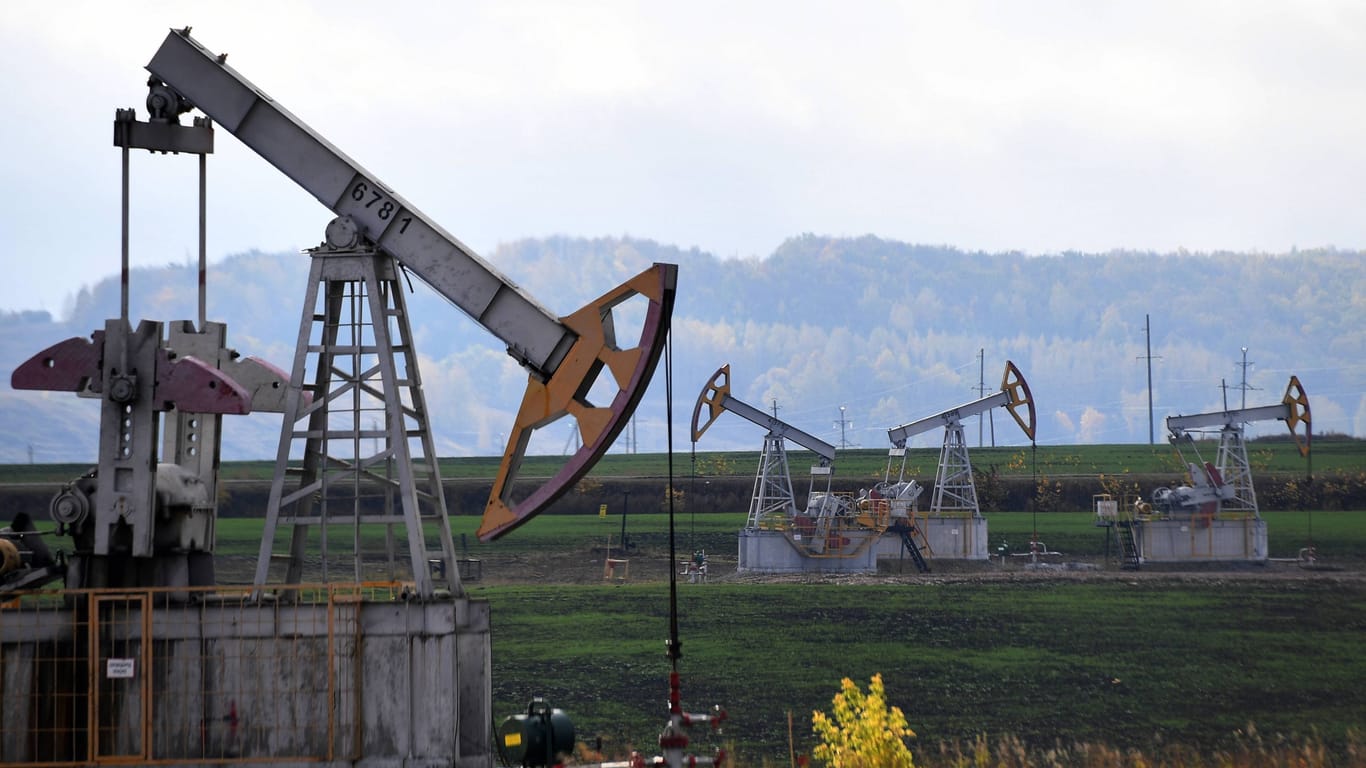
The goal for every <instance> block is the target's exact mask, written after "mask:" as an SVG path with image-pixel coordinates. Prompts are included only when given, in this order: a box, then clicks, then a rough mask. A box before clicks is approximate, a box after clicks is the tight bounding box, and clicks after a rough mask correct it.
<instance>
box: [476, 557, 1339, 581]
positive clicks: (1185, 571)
mask: <svg viewBox="0 0 1366 768" xmlns="http://www.w3.org/2000/svg"><path fill="white" fill-rule="evenodd" d="M603 554H604V553H602V552H600V551H598V552H565V553H555V554H537V555H517V556H507V557H498V556H494V557H487V558H484V559H483V561H482V562H481V563H480V566H481V575H480V578H478V579H477V580H470V581H469V586H471V587H475V586H481V585H482V586H493V585H505V584H601V583H603V582H605V581H615V582H618V583H627V582H629V583H646V582H664V581H667V580H668V578H669V570H668V562H669V559H668V552H667V551H662V552H650V551H646V552H635V553H632V555H631V557H630V558H629V559H628V562H626V563H624V564H615V565H614V566H613V570H612V572H611V574H610V577H609V576H608V574H607V573H606V568H605V564H604V562H603ZM678 556H679V560H680V564H679V567H678V570H677V574H678V580H679V583H680V584H690V583H695V582H692V581H690V579H689V576H688V575H686V574H685V572H684V562H683V561H685V560H686V559H687V557H686V553H678ZM1300 579H1303V580H1308V579H1316V580H1329V581H1352V582H1360V581H1366V563H1360V562H1356V563H1327V562H1322V561H1321V562H1319V563H1316V564H1312V565H1311V564H1304V563H1298V562H1285V561H1269V562H1267V563H1264V564H1262V563H1223V564H1192V565H1188V566H1187V565H1182V566H1175V565H1166V564H1147V565H1145V566H1144V567H1143V568H1141V569H1140V570H1137V571H1129V570H1123V569H1121V568H1119V567H1118V565H1117V564H1115V563H1114V562H1111V563H1109V564H1108V566H1107V565H1106V564H1105V563H1104V562H1103V560H1102V559H1101V558H1093V559H1086V558H1066V559H1063V558H1059V557H1042V558H1039V559H1038V561H1037V562H1030V558H1028V557H1009V558H1006V560H1005V562H1004V563H1002V562H1001V561H1000V560H999V559H996V558H993V559H992V560H990V561H985V562H983V561H976V562H969V561H963V560H932V561H930V572H929V573H918V572H916V571H915V570H914V568H912V567H910V566H909V564H907V567H906V568H904V569H898V568H897V567H896V566H895V565H891V566H890V567H889V565H888V564H884V565H883V567H882V568H880V569H879V572H878V573H877V574H836V573H824V574H823V573H806V574H752V573H738V572H737V570H736V558H735V556H734V555H731V556H730V557H725V556H719V557H718V556H710V557H709V559H708V567H707V575H706V582H707V583H713V584H716V583H727V584H733V583H741V584H746V583H752V584H759V583H831V584H909V585H913V584H920V585H929V584H948V583H961V582H967V583H979V582H980V583H986V582H1015V581H1040V580H1067V581H1083V582H1085V581H1127V582H1145V581H1172V582H1182V581H1189V580H1199V581H1201V582H1205V583H1208V582H1210V581H1212V580H1213V581H1244V580H1300Z"/></svg>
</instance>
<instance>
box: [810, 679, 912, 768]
mask: <svg viewBox="0 0 1366 768" xmlns="http://www.w3.org/2000/svg"><path fill="white" fill-rule="evenodd" d="M831 703H832V704H833V705H834V711H833V713H832V714H830V715H826V714H825V713H824V712H820V711H816V712H812V713H811V730H812V731H814V732H815V733H816V735H817V736H818V737H820V740H821V743H820V744H817V745H816V747H815V749H813V750H812V753H811V754H812V757H814V758H816V759H817V760H820V761H822V762H824V763H825V764H826V765H829V766H831V768H913V766H914V763H912V762H911V750H910V748H909V747H907V746H906V739H908V738H914V737H915V732H914V731H912V730H911V729H910V727H909V726H908V725H907V724H906V715H905V714H903V713H902V712H901V709H900V708H899V707H889V706H887V692H886V689H884V688H883V686H882V675H881V674H876V675H873V679H872V680H871V681H870V682H869V684H868V692H867V693H864V692H863V691H862V690H861V689H860V688H859V687H858V685H857V684H855V683H854V681H853V680H850V679H849V678H847V677H846V678H844V679H843V680H841V681H840V692H839V693H837V694H835V698H834V699H833V700H832V702H831Z"/></svg>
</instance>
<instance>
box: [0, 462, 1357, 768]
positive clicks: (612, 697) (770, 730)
mask: <svg viewBox="0 0 1366 768" xmlns="http://www.w3.org/2000/svg"><path fill="white" fill-rule="evenodd" d="M1280 445H1281V444H1262V443H1256V444H1254V445H1253V447H1252V454H1253V461H1254V464H1258V466H1259V469H1258V471H1280V472H1287V473H1291V472H1299V471H1303V470H1304V467H1305V465H1304V463H1303V460H1302V459H1299V458H1298V455H1297V454H1295V453H1294V452H1293V449H1292V448H1289V446H1288V444H1285V445H1284V446H1281V447H1278V446H1280ZM1363 446H1366V443H1363V442H1361V441H1352V442H1345V443H1335V442H1324V443H1321V444H1316V448H1315V458H1314V469H1315V472H1316V473H1317V472H1325V473H1327V472H1340V473H1356V474H1360V473H1361V472H1362V471H1363V467H1366V448H1363ZM1282 448H1287V449H1288V450H1282ZM1029 454H1030V452H1029V451H1028V450H1027V449H1019V448H1014V449H1011V448H1001V449H984V450H975V451H974V453H973V457H974V462H975V463H976V464H977V465H978V466H983V467H987V466H994V467H997V468H998V470H999V471H1000V472H1002V473H1016V474H1021V475H1024V476H1028V475H1030V474H1031V473H1034V472H1039V473H1042V474H1049V475H1053V476H1065V475H1092V476H1094V475H1097V474H1100V473H1104V472H1116V473H1121V474H1122V473H1124V472H1130V473H1135V474H1140V473H1163V472H1170V471H1172V468H1171V462H1172V457H1171V451H1170V449H1169V448H1167V447H1165V446H1160V447H1158V448H1157V449H1156V450H1154V449H1151V448H1149V447H1148V446H1086V447H1067V448H1040V449H1039V453H1038V457H1037V458H1036V457H1034V456H1032V455H1029ZM1022 457H1024V460H1023V461H1022ZM697 458H698V460H697V464H696V466H697V474H698V476H708V475H727V474H728V475H735V474H744V473H746V472H748V471H750V468H752V467H753V466H754V463H755V462H756V461H757V456H756V455H754V454H699V455H698V457H697ZM934 458H935V457H934V454H933V452H926V456H925V462H926V463H927V464H928V466H929V467H930V469H929V474H933V461H934ZM555 461H556V459H554V458H547V459H544V460H537V459H532V460H530V461H529V462H528V465H527V467H526V472H527V473H528V474H532V475H535V474H537V473H540V472H544V471H546V468H548V467H550V466H552V465H553V464H554V462H555ZM793 461H794V463H797V464H799V463H800V461H801V459H800V458H798V457H794V458H793ZM1030 461H1033V462H1034V463H1033V464H1032V465H1031V463H1030ZM885 462H886V454H885V451H882V450H871V449H870V450H866V451H850V452H848V453H842V463H841V465H840V473H841V475H843V476H858V475H859V474H860V473H864V474H867V475H868V476H870V477H880V476H881V473H882V471H883V469H884V467H885ZM689 464H691V462H690V461H689ZM84 469H85V467H84V466H80V467H76V466H68V467H28V468H26V467H13V466H11V467H3V468H0V481H3V482H52V481H53V480H65V479H69V478H70V477H71V476H73V475H75V474H79V473H80V472H81V471H84ZM268 469H269V465H268V464H267V463H264V462H262V463H252V464H243V465H235V464H230V465H226V466H225V475H227V476H229V477H264V476H266V475H267V474H268ZM495 469H496V460H494V459H461V460H452V461H451V463H450V465H449V466H448V465H447V464H446V463H445V462H443V474H444V475H445V476H446V477H451V478H455V477H490V476H492V473H493V471H494V470H495ZM666 472H667V466H666V465H665V464H664V462H663V458H662V457H659V456H647V455H641V456H630V457H624V456H609V457H607V459H606V460H605V461H604V462H603V463H602V464H601V465H599V467H598V468H597V470H595V474H601V475H602V476H621V475H630V476H658V475H663V474H665V473H666ZM688 472H689V474H691V470H688ZM919 472H921V473H923V472H924V468H923V467H922V468H920V470H919ZM547 473H548V472H547ZM1263 517H1264V518H1265V519H1266V520H1267V523H1268V539H1269V542H1270V554H1271V556H1272V557H1273V558H1294V557H1295V555H1296V554H1297V553H1298V552H1299V550H1300V549H1301V548H1302V547H1304V546H1306V545H1307V544H1308V543H1309V542H1310V541H1311V540H1312V542H1313V544H1314V545H1315V546H1316V547H1317V549H1318V552H1319V554H1320V556H1321V558H1322V562H1323V563H1325V564H1327V565H1328V566H1330V567H1340V568H1341V570H1336V571H1329V570H1325V571H1304V570H1301V569H1298V568H1296V567H1294V566H1293V565H1290V564H1286V563H1272V564H1269V565H1266V566H1246V567H1241V568H1229V569H1226V570H1222V571H1221V570H1211V569H1201V570H1200V571H1198V572H1197V571H1189V572H1185V573H1179V572H1178V573H1172V572H1167V573H1154V572H1152V571H1150V570H1146V569H1145V570H1144V571H1140V572H1138V573H1132V572H1121V571H1118V570H1117V569H1115V568H1113V567H1111V568H1108V569H1104V570H1100V571H1094V572H1080V573H1077V574H1038V573H1029V572H1025V571H1024V570H1023V569H1022V568H1021V567H1019V565H1018V564H1017V563H1016V559H1014V558H1007V559H1006V560H1007V561H1008V562H1007V564H1005V565H987V564H975V565H971V566H960V567H948V564H947V563H945V564H943V566H944V567H937V568H936V569H935V571H934V572H933V573H931V574H928V575H918V574H917V575H904V576H903V575H894V574H884V575H881V576H879V577H863V578H859V579H820V578H813V579H810V580H808V581H806V582H796V583H793V580H790V579H789V580H781V579H768V580H765V579H753V578H746V579H741V578H737V577H735V575H734V564H735V549H736V538H735V536H736V531H737V530H738V529H739V528H740V527H741V526H742V525H743V523H744V515H743V514H740V513H698V514H693V513H690V512H683V513H681V514H679V515H678V516H677V518H676V520H675V528H676V532H677V535H676V541H677V550H678V556H679V557H682V556H685V555H686V553H687V552H690V551H691V550H693V549H699V548H700V549H706V550H707V551H708V552H709V553H711V554H712V557H713V561H712V563H713V564H712V568H713V574H714V576H716V578H714V579H713V580H712V583H708V584H704V585H703V584H698V585H693V584H686V583H684V584H680V585H678V597H679V601H678V602H679V609H680V619H679V630H680V637H681V639H682V649H683V658H682V660H681V663H680V671H681V672H682V675H683V696H684V704H685V706H686V708H687V709H689V710H690V711H702V710H704V709H705V708H706V707H708V706H710V705H711V704H720V705H723V706H724V707H725V708H726V709H727V710H728V712H729V714H730V720H729V723H728V726H727V729H726V732H725V733H724V734H723V736H722V737H721V739H722V740H724V741H725V742H728V743H730V744H731V745H732V746H733V747H734V748H735V749H736V751H737V752H738V756H739V757H740V760H739V761H738V763H737V764H738V765H741V766H746V767H751V766H759V765H762V764H765V763H768V764H771V765H786V764H787V755H788V730H787V723H788V716H789V714H791V716H792V718H793V721H794V732H795V742H796V743H795V746H796V749H797V750H798V751H799V752H803V753H807V752H809V751H810V747H811V745H812V737H811V735H810V715H811V711H812V710H814V709H828V708H829V704H830V698H831V696H833V695H834V694H835V692H837V691H838V689H839V683H840V679H841V678H842V677H850V678H852V679H854V680H855V681H857V682H860V683H862V684H865V685H866V683H867V680H868V678H869V677H870V676H871V675H872V674H874V673H881V674H882V675H883V677H884V680H885V682H886V687H887V690H888V694H889V698H890V700H891V703H892V704H895V705H897V706H899V707H901V708H902V709H904V710H905V712H906V714H907V716H908V718H909V720H910V724H911V726H912V728H914V729H915V730H916V731H917V732H918V733H919V740H918V742H917V744H915V745H913V749H915V750H916V753H917V758H918V759H917V762H918V763H919V764H921V765H922V766H923V765H929V764H934V762H933V761H931V760H925V759H921V758H922V756H926V755H929V754H932V753H934V752H935V751H936V750H937V748H938V745H939V744H941V743H964V742H971V741H972V740H973V739H974V738H976V737H978V736H979V735H981V734H988V735H989V737H990V738H992V739H995V738H997V737H1000V736H1005V735H1010V737H1011V738H1014V737H1018V738H1019V739H1020V740H1021V742H1020V743H1023V744H1025V745H1028V746H1030V747H1033V748H1038V749H1041V750H1042V749H1048V748H1050V747H1051V746H1054V745H1056V744H1057V743H1059V742H1062V743H1070V742H1072V741H1074V740H1079V741H1086V742H1091V743H1101V744H1107V745H1113V746H1116V747H1118V748H1123V749H1129V748H1134V749H1140V750H1142V751H1143V752H1144V754H1145V755H1154V754H1160V753H1164V752H1166V751H1169V750H1170V749H1172V748H1173V745H1181V747H1182V748H1184V749H1189V750H1194V751H1197V752H1199V753H1201V754H1205V755H1215V754H1216V752H1217V751H1219V750H1222V749H1225V748H1228V747H1230V746H1231V745H1232V744H1233V743H1234V742H1236V741H1238V740H1239V739H1240V738H1246V736H1245V731H1246V729H1247V726H1248V725H1249V724H1254V725H1255V726H1256V728H1257V729H1259V732H1260V733H1262V734H1265V735H1266V737H1267V738H1268V739H1272V740H1275V739H1276V738H1278V737H1277V736H1276V735H1277V734H1283V735H1285V736H1287V737H1290V736H1292V735H1297V736H1300V737H1303V736H1310V738H1311V739H1312V738H1319V739H1321V740H1322V743H1323V744H1324V745H1326V748H1327V750H1328V753H1329V755H1330V756H1331V757H1332V758H1333V759H1332V760H1331V761H1329V763H1327V764H1340V765H1342V764H1361V761H1360V760H1359V759H1357V758H1350V756H1348V755H1346V750H1348V749H1349V748H1357V749H1359V747H1360V745H1361V743H1362V740H1361V737H1360V730H1359V729H1361V728H1362V727H1363V725H1366V654H1363V653H1362V652H1361V651H1362V648H1363V644H1362V638H1363V637H1366V510H1355V511H1314V512H1283V511H1270V512H1266V511H1264V512H1263ZM988 522H989V527H990V534H989V542H990V544H989V549H990V550H992V551H996V549H997V547H999V546H1003V545H1004V546H1006V547H1008V548H1009V549H1010V550H1013V551H1021V550H1023V549H1025V548H1026V547H1027V545H1028V542H1029V541H1030V539H1031V538H1033V537H1034V536H1035V535H1037V537H1038V539H1039V540H1041V541H1043V542H1044V543H1045V544H1046V545H1047V547H1048V548H1049V549H1050V550H1056V551H1060V552H1063V553H1064V557H1065V558H1066V559H1077V560H1086V561H1089V562H1091V563H1097V564H1098V563H1100V562H1101V560H1102V555H1103V554H1104V553H1105V552H1106V540H1105V537H1104V535H1103V532H1102V530H1101V529H1098V528H1096V527H1095V526H1094V525H1093V522H1092V517H1091V515H1090V514H1089V513H1072V512H1038V513H1030V512H1008V513H992V514H989V515H988ZM478 523H479V520H478V518H477V517H475V516H457V517H453V518H452V520H451V524H452V529H453V531H454V533H455V536H456V542H457V549H458V550H459V552H460V553H461V554H462V555H464V556H467V557H470V558H476V559H479V560H480V561H481V562H482V563H483V565H484V576H485V578H483V579H482V580H480V581H471V582H469V583H468V584H467V586H468V587H469V589H470V591H471V594H472V595H473V596H474V597H477V598H481V599H486V600H488V601H489V603H490V604H491V609H492V624H493V635H492V637H493V640H492V642H493V686H494V700H495V713H496V715H497V716H498V717H499V718H501V717H502V716H505V715H510V714H513V713H516V712H522V711H525V708H526V704H527V701H528V700H529V699H530V698H531V697H532V696H544V697H546V698H547V699H548V701H549V703H550V704H551V705H553V706H556V707H560V708H563V709H565V710H566V711H567V712H569V713H570V714H571V716H572V717H573V718H574V720H575V722H576V724H577V726H578V729H579V734H580V738H581V739H588V740H591V739H592V737H593V736H596V735H601V736H602V737H603V739H604V749H605V751H607V752H608V753H609V754H610V755H612V756H614V757H617V756H621V755H623V754H624V753H625V751H626V750H627V749H629V748H631V747H638V748H641V749H643V750H646V751H650V752H652V751H653V750H654V744H655V739H656V737H657V735H658V732H659V729H660V727H661V725H662V724H663V722H664V719H665V716H666V702H667V694H668V690H667V680H668V662H667V659H666V658H665V654H664V649H665V646H664V643H665V640H666V638H667V637H668V631H669V618H668V605H669V589H668V584H667V580H666V576H667V574H668V573H669V572H670V571H671V570H672V564H671V561H670V558H669V554H668V541H669V524H668V516H667V515H663V514H645V513H637V514H631V515H628V516H627V518H626V519H625V521H624V523H625V531H626V534H627V536H628V539H629V540H630V542H631V543H632V544H633V545H634V549H633V550H632V551H631V552H630V560H631V570H630V578H629V579H628V580H627V581H626V582H625V583H620V584H618V583H608V582H604V581H603V580H602V579H601V568H602V566H601V563H602V558H603V556H604V554H605V551H606V546H607V543H608V541H609V539H610V540H611V541H612V542H613V546H614V547H616V548H618V550H617V551H619V548H620V546H621V542H620V536H621V533H622V529H623V519H622V517H621V516H620V515H619V514H612V515H609V516H607V517H605V518H598V517H596V516H591V515H543V516H540V517H538V518H536V519H534V520H531V521H530V522H528V523H527V524H526V525H524V526H523V527H521V528H519V529H518V530H517V531H515V532H514V533H513V534H512V535H510V536H508V537H505V538H504V539H502V540H500V541H497V542H493V543H487V544H486V543H482V542H479V541H478V540H477V539H476V537H475V536H474V531H475V529H476V527H477V526H478ZM217 526H218V547H217V552H218V554H219V555H220V558H221V560H222V561H223V563H224V564H225V565H224V566H221V567H220V574H227V573H231V572H233V571H234V569H236V571H235V572H236V573H237V576H238V578H237V579H236V580H240V579H241V577H242V575H243V574H245V575H246V577H248V578H249V575H250V568H251V566H253V565H254V560H255V557H256V555H257V552H258V549H259V545H260V536H261V520H260V519H235V518H234V519H229V518H224V519H220V520H219V521H218V523H217ZM379 536H380V534H379V533H378V531H377V530H376V529H369V530H367V531H366V532H365V535H364V537H363V543H364V545H365V547H366V548H367V549H374V548H377V547H378V545H379ZM329 541H330V545H331V548H332V550H333V551H334V552H337V551H341V550H344V549H345V548H347V547H349V546H350V543H351V532H350V531H348V530H337V529H334V530H332V531H331V532H330V536H329ZM286 549H287V546H286V545H285V542H284V534H283V533H282V534H281V535H280V537H279V540H278V541H277V544H276V547H275V551H276V552H277V553H282V552H284V551H286ZM233 580H235V579H232V578H228V579H225V581H233ZM1353 729H1358V730H1356V731H1355V734H1356V735H1353V734H1354V731H1353ZM1277 743H1280V742H1277ZM1288 743H1295V742H1288ZM699 751H703V752H705V751H706V750H705V747H704V746H700V749H699ZM1040 754H1042V753H1040ZM1354 759H1356V760H1357V762H1355V763H1353V762H1351V761H1352V760H1354ZM1225 763H1227V761H1225ZM940 764H943V763H940ZM1017 764H1018V763H1017ZM1147 764H1153V762H1152V761H1148V763H1147ZM1210 764H1220V763H1219V761H1218V759H1217V756H1216V758H1212V762H1211V763H1210ZM1242 764H1248V765H1251V764H1256V763H1255V762H1252V763H1242ZM1284 764H1291V763H1284ZM1296 764H1299V763H1296ZM1303 764H1309V765H1317V764H1325V763H1322V762H1313V761H1310V762H1307V763H1303Z"/></svg>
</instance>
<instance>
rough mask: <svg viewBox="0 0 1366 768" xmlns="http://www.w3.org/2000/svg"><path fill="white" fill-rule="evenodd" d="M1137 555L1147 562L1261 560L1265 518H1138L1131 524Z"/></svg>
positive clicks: (1264, 555) (1264, 547)
mask: <svg viewBox="0 0 1366 768" xmlns="http://www.w3.org/2000/svg"><path fill="white" fill-rule="evenodd" d="M1133 528H1134V538H1135V539H1136V541H1137V543H1138V552H1139V556H1140V557H1141V558H1142V560H1143V561H1144V562H1150V563H1189V562H1237V561H1243V562H1265V561H1266V558H1267V543H1266V521H1265V520H1262V519H1261V518H1255V517H1248V518H1244V519H1235V520H1218V519H1215V520H1202V519H1198V518H1197V519H1185V520H1142V521H1135V522H1134V524H1133Z"/></svg>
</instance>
